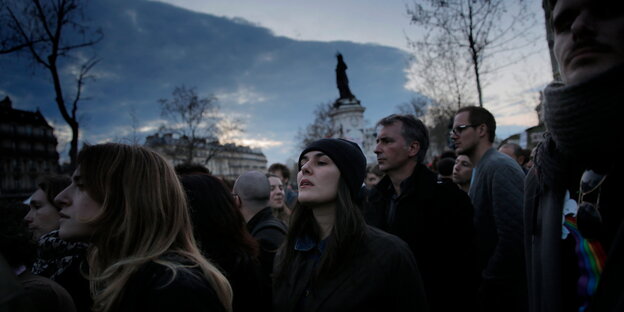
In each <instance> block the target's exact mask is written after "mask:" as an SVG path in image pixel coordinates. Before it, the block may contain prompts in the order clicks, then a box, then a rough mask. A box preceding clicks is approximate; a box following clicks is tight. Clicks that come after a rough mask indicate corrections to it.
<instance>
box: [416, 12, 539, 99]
mask: <svg viewBox="0 0 624 312" xmlns="http://www.w3.org/2000/svg"><path fill="white" fill-rule="evenodd" d="M527 3H528V1H522V0H518V1H514V2H510V1H503V0H418V1H415V2H413V5H412V6H411V7H409V6H408V8H407V13H408V15H409V16H410V18H411V21H412V23H414V24H416V25H418V26H420V27H421V28H422V33H423V35H422V36H420V38H418V39H416V40H413V42H414V43H415V46H416V47H417V48H419V49H423V47H427V49H423V51H424V54H425V55H424V56H423V55H421V54H420V53H419V52H420V51H419V49H416V50H415V53H416V56H415V57H416V58H418V57H422V58H424V59H427V58H429V59H432V60H434V61H435V56H443V57H442V58H441V60H443V62H442V64H441V65H440V66H442V67H443V68H444V73H445V75H446V74H447V73H448V72H447V71H451V73H453V72H454V73H455V74H454V75H452V76H451V77H446V78H444V79H445V80H449V79H450V80H451V81H453V80H455V79H457V80H456V81H455V82H454V83H453V85H452V87H453V88H456V92H454V93H453V94H455V95H456V96H457V95H461V93H462V89H463V88H462V85H461V84H462V79H464V77H466V75H465V74H464V73H467V68H470V70H471V75H470V76H471V78H472V79H471V80H472V81H474V87H475V88H476V90H477V97H478V102H479V105H480V106H483V86H484V75H487V74H488V73H491V72H492V71H496V70H498V69H500V68H501V67H504V66H508V65H511V64H513V63H515V62H518V61H520V60H521V59H524V58H525V57H526V56H525V55H517V56H516V57H507V62H505V63H504V64H498V65H497V66H493V64H491V61H492V56H494V55H496V54H500V53H506V52H510V51H519V49H520V48H523V47H525V46H528V45H531V44H532V43H533V42H535V39H536V37H535V36H533V34H532V32H531V31H530V30H531V28H532V27H533V22H532V21H533V17H532V15H531V14H530V12H529V10H527ZM427 54H429V55H427ZM425 61H427V60H425ZM467 66H469V67H467ZM419 74H421V75H431V74H437V73H436V72H420V73H419ZM436 98H440V97H439V96H438V97H436ZM453 102H456V101H453ZM459 102H461V101H459Z"/></svg>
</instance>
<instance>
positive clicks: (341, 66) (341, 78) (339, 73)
mask: <svg viewBox="0 0 624 312" xmlns="http://www.w3.org/2000/svg"><path fill="white" fill-rule="evenodd" d="M336 58H337V59H338V64H337V65H336V85H337V86H338V92H340V97H339V98H338V99H337V100H336V102H334V107H338V106H340V105H341V104H342V102H358V103H359V101H357V100H356V99H355V95H353V93H351V90H350V89H349V78H347V68H348V67H347V64H345V62H344V60H343V59H342V54H340V53H337V54H336ZM343 100H344V101H343Z"/></svg>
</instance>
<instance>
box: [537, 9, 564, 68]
mask: <svg viewBox="0 0 624 312" xmlns="http://www.w3.org/2000/svg"><path fill="white" fill-rule="evenodd" d="M552 3H553V1H552V0H542V8H543V9H544V19H545V21H546V23H545V25H546V41H547V42H548V51H549V52H550V53H549V54H550V65H551V67H552V73H553V79H554V80H561V74H560V73H559V64H558V63H557V59H556V58H555V52H554V51H553V47H554V45H555V35H554V31H553V26H552V18H553V16H552V5H553V4H552Z"/></svg>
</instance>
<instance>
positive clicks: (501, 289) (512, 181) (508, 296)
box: [451, 106, 527, 311]
mask: <svg viewBox="0 0 624 312" xmlns="http://www.w3.org/2000/svg"><path fill="white" fill-rule="evenodd" d="M495 133H496V121H495V119H494V116H493V115H492V114H491V113H490V112H489V111H488V110H486V109H484V108H481V107H476V106H469V107H463V108H461V109H459V111H457V113H456V114H455V118H454V120H453V129H452V130H451V139H452V141H453V143H454V144H455V152H456V153H457V154H458V155H466V156H468V158H470V162H472V164H473V165H474V168H473V172H472V180H471V185H470V190H469V192H468V195H469V196H470V199H471V200H472V205H473V206H474V214H475V215H474V218H473V222H474V227H475V230H476V232H477V247H478V251H479V253H478V264H479V268H480V269H481V285H480V287H479V293H478V301H479V304H480V308H481V311H526V308H527V297H526V281H525V279H526V275H525V269H524V249H523V248H524V247H523V235H522V234H523V230H524V229H523V220H522V217H523V216H522V207H523V197H524V172H523V171H522V169H521V168H520V165H519V164H518V163H517V162H516V161H514V160H513V159H511V158H510V157H508V156H506V155H504V154H502V153H500V152H498V151H496V149H495V148H494V147H493V146H492V145H493V142H494V136H495Z"/></svg>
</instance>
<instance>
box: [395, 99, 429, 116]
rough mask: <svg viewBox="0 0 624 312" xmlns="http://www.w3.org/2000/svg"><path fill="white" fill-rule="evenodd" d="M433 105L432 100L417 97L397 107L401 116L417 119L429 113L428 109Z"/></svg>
mask: <svg viewBox="0 0 624 312" xmlns="http://www.w3.org/2000/svg"><path fill="white" fill-rule="evenodd" d="M429 104H431V100H429V99H428V98H426V97H423V96H415V97H413V98H412V99H411V100H410V101H409V102H408V103H403V104H400V105H399V106H397V109H398V111H399V113H400V114H408V115H414V117H416V118H422V117H423V116H425V114H426V113H427V107H428V106H429Z"/></svg>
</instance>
